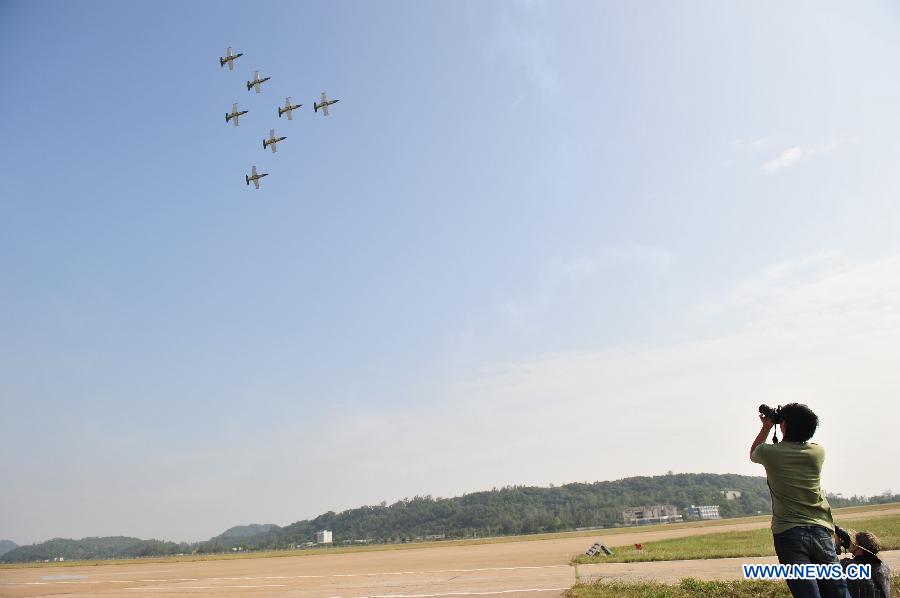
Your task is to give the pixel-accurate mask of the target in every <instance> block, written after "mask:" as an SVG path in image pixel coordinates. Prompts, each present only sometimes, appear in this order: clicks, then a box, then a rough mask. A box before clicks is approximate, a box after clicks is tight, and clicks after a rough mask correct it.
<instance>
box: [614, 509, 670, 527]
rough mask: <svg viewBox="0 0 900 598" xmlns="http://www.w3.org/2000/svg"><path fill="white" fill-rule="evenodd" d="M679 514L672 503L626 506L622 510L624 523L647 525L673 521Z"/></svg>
mask: <svg viewBox="0 0 900 598" xmlns="http://www.w3.org/2000/svg"><path fill="white" fill-rule="evenodd" d="M678 521H681V515H679V514H678V509H677V508H675V506H674V505H653V506H648V507H626V508H625V509H624V510H623V511H622V522H623V523H624V524H625V525H648V524H652V523H675V522H678Z"/></svg>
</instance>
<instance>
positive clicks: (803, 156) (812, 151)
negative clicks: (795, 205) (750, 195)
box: [762, 141, 837, 176]
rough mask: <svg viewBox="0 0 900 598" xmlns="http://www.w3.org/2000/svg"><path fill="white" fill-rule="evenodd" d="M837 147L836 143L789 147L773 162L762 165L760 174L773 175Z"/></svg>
mask: <svg viewBox="0 0 900 598" xmlns="http://www.w3.org/2000/svg"><path fill="white" fill-rule="evenodd" d="M836 147H837V142H836V141H829V142H827V143H820V144H817V145H795V146H793V147H789V148H787V149H786V150H784V151H783V152H781V155H779V156H778V157H777V158H775V159H774V160H769V161H768V162H766V163H765V164H763V165H762V172H763V174H765V175H769V176H771V175H774V174H777V173H778V172H779V171H781V170H784V169H785V168H790V167H791V166H796V165H797V164H799V163H800V161H802V160H807V159H809V158H812V157H813V156H815V155H817V154H824V153H827V152H830V151H832V150H834V149H835V148H836Z"/></svg>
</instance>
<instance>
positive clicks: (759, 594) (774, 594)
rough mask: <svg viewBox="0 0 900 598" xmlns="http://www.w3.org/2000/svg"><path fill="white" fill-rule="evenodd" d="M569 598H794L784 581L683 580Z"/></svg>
mask: <svg viewBox="0 0 900 598" xmlns="http://www.w3.org/2000/svg"><path fill="white" fill-rule="evenodd" d="M891 590H892V591H891V595H892V596H898V595H900V576H897V575H895V576H893V577H891ZM565 596H566V598H620V597H622V596H639V597H640V598H743V597H745V596H746V597H749V596H753V597H754V598H790V596H791V593H790V591H789V590H788V587H787V584H786V583H784V582H783V581H698V580H696V579H683V580H681V583H679V584H678V585H668V584H663V583H616V582H610V583H605V582H594V583H590V584H577V585H576V586H574V587H573V588H572V589H570V590H569V591H567V592H566V594H565Z"/></svg>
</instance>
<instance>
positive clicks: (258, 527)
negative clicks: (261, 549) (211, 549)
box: [210, 523, 281, 542]
mask: <svg viewBox="0 0 900 598" xmlns="http://www.w3.org/2000/svg"><path fill="white" fill-rule="evenodd" d="M279 529H281V528H280V527H278V526H277V525H275V524H274V523H251V524H250V525H238V526H235V527H232V528H230V529H227V530H225V531H224V532H222V533H221V534H219V535H218V536H216V537H215V538H212V539H210V542H216V541H224V540H240V539H242V538H249V537H251V536H259V535H261V534H266V533H268V532H270V531H272V530H279Z"/></svg>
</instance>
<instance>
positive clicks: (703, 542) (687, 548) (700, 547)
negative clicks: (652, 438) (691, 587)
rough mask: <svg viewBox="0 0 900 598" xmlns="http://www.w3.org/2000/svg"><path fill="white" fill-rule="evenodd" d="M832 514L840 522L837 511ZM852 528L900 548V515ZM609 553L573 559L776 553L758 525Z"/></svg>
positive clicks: (864, 521)
mask: <svg viewBox="0 0 900 598" xmlns="http://www.w3.org/2000/svg"><path fill="white" fill-rule="evenodd" d="M836 515H837V516H836V517H835V518H836V519H837V521H838V523H839V524H840V514H839V513H837V514H836ZM847 527H848V528H852V529H854V530H858V531H861V530H868V531H871V532H874V533H875V535H877V536H878V538H879V539H880V540H881V543H882V544H883V545H884V549H885V550H896V549H898V548H900V516H898V515H892V516H887V517H867V518H865V519H853V520H852V521H849V522H848V523H847ZM612 550H613V555H612V556H601V555H597V556H593V557H589V556H587V555H584V554H581V555H577V556H575V557H574V558H573V559H572V562H574V563H578V564H584V563H631V562H636V561H680V560H689V559H716V558H725V557H739V556H771V555H774V554H775V549H774V547H773V545H772V532H771V531H769V530H768V529H757V530H750V531H738V532H721V533H715V534H705V535H702V536H691V537H687V538H675V539H672V540H660V541H659V542H647V543H645V544H644V545H643V550H641V551H639V550H637V549H636V548H635V547H634V546H618V547H615V548H613V549H612Z"/></svg>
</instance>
